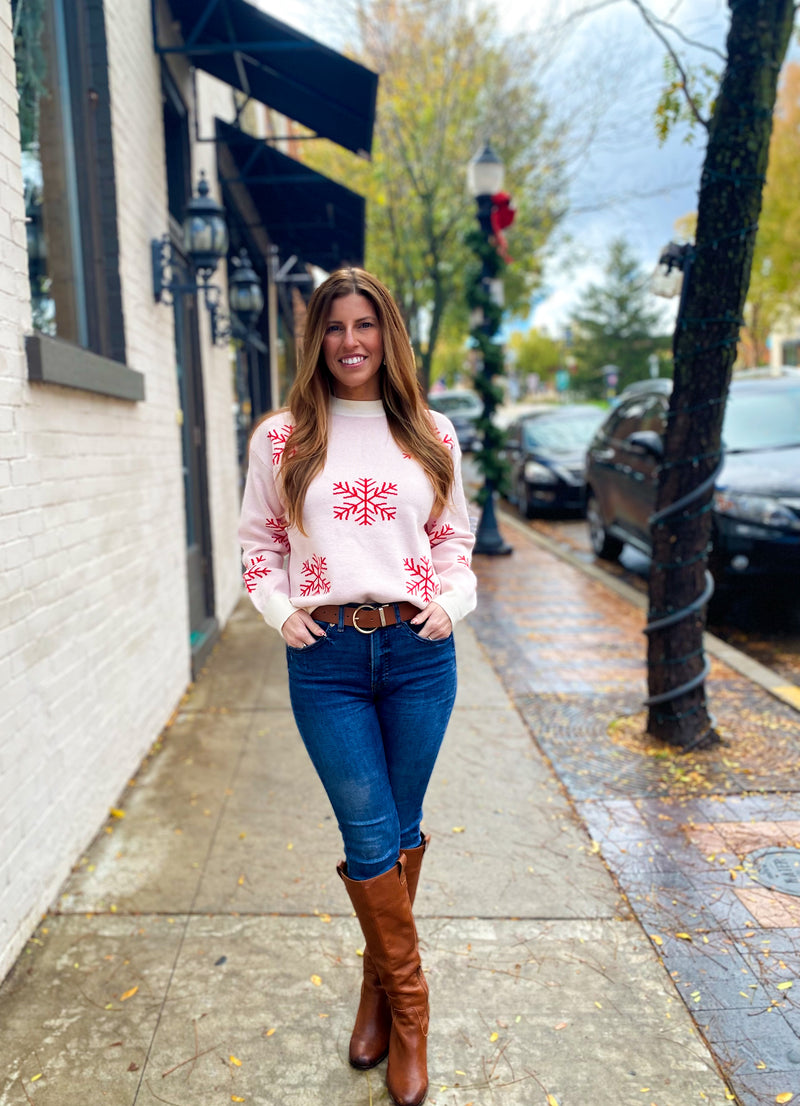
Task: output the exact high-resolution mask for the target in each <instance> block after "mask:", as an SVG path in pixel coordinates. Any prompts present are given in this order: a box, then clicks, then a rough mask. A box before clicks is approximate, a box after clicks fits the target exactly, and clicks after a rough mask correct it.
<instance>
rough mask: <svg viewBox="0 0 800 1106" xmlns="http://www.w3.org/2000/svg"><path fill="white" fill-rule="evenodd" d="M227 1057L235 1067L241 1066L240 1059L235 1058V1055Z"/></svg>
mask: <svg viewBox="0 0 800 1106" xmlns="http://www.w3.org/2000/svg"><path fill="white" fill-rule="evenodd" d="M228 1059H229V1060H230V1062H231V1063H232V1064H235V1065H236V1067H237V1068H240V1067H241V1066H242V1061H241V1060H237V1059H236V1057H235V1056H229V1057H228Z"/></svg>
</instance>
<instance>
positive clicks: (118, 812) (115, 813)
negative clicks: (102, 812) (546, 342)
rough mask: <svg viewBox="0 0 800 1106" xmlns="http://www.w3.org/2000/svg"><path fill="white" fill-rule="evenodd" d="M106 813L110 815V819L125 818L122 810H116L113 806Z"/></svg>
mask: <svg viewBox="0 0 800 1106" xmlns="http://www.w3.org/2000/svg"><path fill="white" fill-rule="evenodd" d="M108 813H109V814H110V815H111V817H112V818H124V817H125V811H124V810H118V809H117V808H116V807H115V806H112V808H111V810H109V812H108Z"/></svg>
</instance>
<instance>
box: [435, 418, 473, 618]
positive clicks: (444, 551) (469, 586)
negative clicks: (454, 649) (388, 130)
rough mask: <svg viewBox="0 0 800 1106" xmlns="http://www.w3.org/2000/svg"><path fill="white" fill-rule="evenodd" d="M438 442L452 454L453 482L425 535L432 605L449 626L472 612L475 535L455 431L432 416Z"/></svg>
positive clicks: (445, 422)
mask: <svg viewBox="0 0 800 1106" xmlns="http://www.w3.org/2000/svg"><path fill="white" fill-rule="evenodd" d="M435 418H436V422H437V428H438V430H439V434H440V436H441V437H442V440H443V441H444V442H445V444H446V445H448V446H450V448H451V450H452V453H453V469H454V472H455V480H454V483H453V494H452V496H451V501H450V503H449V504H448V505H447V507H446V508H445V510H444V511H442V512H441V514H440V515H439V517H438V518H435V519H431V520H429V522H428V523H427V524H426V526H425V531H426V533H427V535H428V539H429V541H430V544H431V560H432V562H433V568H434V571H435V573H436V575H437V576H438V578H439V584H440V586H441V592H440V593H439V594H438V595H437V596H436V597H435V600H434V601H435V602H436V603H438V604H439V606H440V607H442V608H443V609H444V610H445V611H446V612H447V615H448V617H449V618H450V621H451V622H452V623H453V625H455V624H456V622H458V621H459V620H460V619H462V618H464V617H465V616H466V615H468V614H469V613H470V611H472V610H474V609H475V606H476V602H477V597H476V590H477V589H476V580H475V575H474V573H473V572H472V569H471V568H470V564H471V559H472V547H473V546H474V544H475V535H474V534H473V533H472V530H471V527H470V522H469V511H468V508H467V500H466V496H465V495H464V486H463V483H462V474H461V450H460V449H459V446H458V441H457V439H456V435H455V431H454V430H453V428H452V426H451V425H450V423H449V422H447V421H446V420H445V419H444V417H443V416H441V415H436V416H435Z"/></svg>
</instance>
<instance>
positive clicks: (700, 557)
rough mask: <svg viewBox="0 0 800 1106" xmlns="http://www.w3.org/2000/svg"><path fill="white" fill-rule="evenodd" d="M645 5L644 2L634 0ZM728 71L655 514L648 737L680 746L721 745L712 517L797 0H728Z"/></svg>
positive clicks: (686, 301) (681, 319)
mask: <svg viewBox="0 0 800 1106" xmlns="http://www.w3.org/2000/svg"><path fill="white" fill-rule="evenodd" d="M633 2H634V3H636V4H637V6H639V7H641V5H640V4H639V2H638V0H633ZM729 7H730V11H731V23H730V28H729V32H728V39H727V49H726V54H727V57H726V64H725V70H724V73H723V75H722V79H721V82H720V86H719V90H718V93H717V96H716V100H715V102H714V107H713V112H712V115H711V118H710V120H708V121H707V122H706V125H707V127H708V146H707V150H706V157H705V162H704V165H703V172H702V178H701V183H700V195H699V203H698V211H697V237H696V242H695V246H694V250H693V252H692V254H691V255H690V256H691V264H690V266H689V268H688V269H687V271H685V273H684V284H685V287H684V292H683V297H682V302H681V306H680V310H679V313H678V319H677V323H676V328H675V334H674V338H673V354H674V381H675V383H674V387H673V390H672V395H671V398H670V406H669V414H668V420H667V429H666V434H665V438H664V457H663V461H662V464H661V468H660V472H659V480H658V493H657V503H656V513H655V515H654V516H653V519H652V537H653V560H652V567H651V571H650V586H649V612H648V654H647V660H648V689H649V698H648V705H649V714H648V720H647V729H648V732H649V733H650V734H652V735H654V736H655V737H658V738H661V739H663V740H664V741H667V742H669V743H671V744H673V745H676V746H681V747H683V748H684V749H687V748H696V747H700V746H703V745H707V744H711V743H713V742H714V741H716V740H718V735H717V734H716V732H715V730H714V726H713V722H712V719H711V717H710V714H709V711H708V706H707V703H706V696H705V678H706V675H707V671H708V665H707V663H706V660H705V654H704V651H703V636H702V635H703V629H704V626H705V603H706V600H707V598H708V594H709V593H708V588H707V573H706V561H707V550H708V543H709V537H710V532H711V529H710V528H711V519H710V513H709V510H708V507H709V504H710V501H711V497H712V495H713V490H714V482H715V474H716V471H717V468H718V466H719V463H720V439H721V428H722V416H723V413H724V407H725V398H726V396H727V391H728V385H729V383H730V376H731V370H732V367H733V362H734V358H735V356H736V347H737V342H738V337H739V329H740V326H741V322H742V319H741V316H742V311H743V308H744V303H745V297H746V295H747V288H748V282H749V278H750V270H751V264H752V259H753V249H754V243H755V232H756V229H757V226H758V218H759V212H760V208H761V197H762V191H763V187H764V178H765V173H766V168H767V157H768V153H769V141H770V131H771V126H772V113H773V109H774V105H775V97H776V89H777V81H778V73H779V70H780V67H781V64H782V62H783V58H784V56H785V53H786V48H787V45H788V42H789V38H790V35H791V31H792V25H793V20H794V16H795V6H794V4H793V2H792V0H729Z"/></svg>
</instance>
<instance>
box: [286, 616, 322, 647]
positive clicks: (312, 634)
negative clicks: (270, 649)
mask: <svg viewBox="0 0 800 1106" xmlns="http://www.w3.org/2000/svg"><path fill="white" fill-rule="evenodd" d="M281 636H282V638H283V640H284V641H285V642H286V644H287V645H291V647H292V648H293V649H304V648H305V647H306V645H313V644H314V641H315V640H316V639H317V638H318V637H325V631H324V630H323V629H322V627H321V626H318V625H317V624H316V622H315V621H314V619H313V618H312V617H311V615H310V614H309V613H308V611H295V612H294V614H290V615H289V617H288V618H287V619H286V621H285V622H284V624H283V625H282V626H281Z"/></svg>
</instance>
